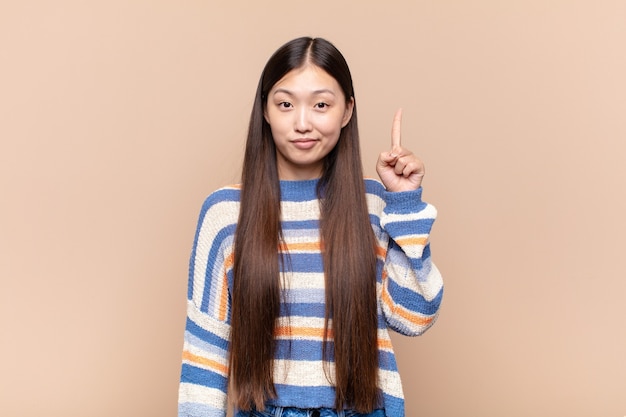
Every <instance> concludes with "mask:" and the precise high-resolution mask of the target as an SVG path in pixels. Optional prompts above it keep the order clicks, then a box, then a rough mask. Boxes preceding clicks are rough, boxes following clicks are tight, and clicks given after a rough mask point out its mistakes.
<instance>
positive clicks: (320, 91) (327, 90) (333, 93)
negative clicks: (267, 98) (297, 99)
mask: <svg viewBox="0 0 626 417" xmlns="http://www.w3.org/2000/svg"><path fill="white" fill-rule="evenodd" d="M278 93H285V94H289V95H290V96H293V95H294V94H293V93H292V92H291V91H289V90H287V89H285V88H279V89H277V90H276V91H274V95H276V94H278ZM312 93H313V94H314V95H318V94H324V93H329V94H332V95H333V96H334V95H335V92H334V91H333V90H330V89H328V88H322V89H319V90H315V91H313V92H312Z"/></svg>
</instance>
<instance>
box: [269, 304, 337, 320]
mask: <svg viewBox="0 0 626 417" xmlns="http://www.w3.org/2000/svg"><path fill="white" fill-rule="evenodd" d="M325 311H326V310H325V304H320V303H289V304H285V303H281V305H280V317H290V316H300V317H318V318H324V315H325V314H326V313H325Z"/></svg>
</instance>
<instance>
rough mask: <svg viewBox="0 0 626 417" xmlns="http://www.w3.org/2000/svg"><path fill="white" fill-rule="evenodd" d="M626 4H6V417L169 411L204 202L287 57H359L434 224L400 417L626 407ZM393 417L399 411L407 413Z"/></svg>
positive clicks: (386, 128)
mask: <svg viewBox="0 0 626 417" xmlns="http://www.w3.org/2000/svg"><path fill="white" fill-rule="evenodd" d="M625 19H626V2H624V1H603V0H594V1H591V0H589V1H575V0H572V1H558V0H554V1H552V0H530V1H521V0H510V1H499V0H492V1H487V0H483V1H447V0H440V1H412V0H406V1H385V2H382V1H376V2H374V1H371V2H368V1H326V0H320V1H316V2H303V1H293V2H284V1H281V2H279V1H259V2H252V1H250V2H242V1H229V2H226V1H219V2H218V1H148V0H145V1H131V0H109V1H78V0H77V1H68V0H59V1H56V2H48V1H35V0H34V1H27V0H26V1H3V2H2V3H1V4H0V61H1V62H0V139H1V148H0V173H1V175H0V199H1V200H0V331H1V342H0V415H2V416H8V417H22V416H24V417H26V416H41V415H46V416H77V417H78V416H80V417H101V416H102V417H104V416H117V417H120V416H174V415H175V413H176V399H177V388H178V377H179V370H180V356H181V348H182V337H183V328H184V316H185V311H184V308H185V300H186V286H187V262H188V256H189V253H190V250H191V244H192V240H193V234H194V230H195V225H196V220H197V216H198V213H199V209H200V205H201V203H202V201H203V199H204V198H205V196H206V195H208V194H209V193H210V192H211V191H212V190H214V189H215V188H217V187H219V186H222V185H225V184H231V183H234V182H237V181H238V178H239V169H240V163H241V159H242V149H243V144H244V136H245V133H246V128H247V120H248V116H249V112H250V108H251V105H252V99H253V94H254V90H255V88H256V83H257V81H258V77H259V74H260V71H261V69H262V67H263V65H264V64H265V62H266V60H267V58H268V57H269V55H270V54H271V53H272V52H273V51H274V50H275V49H276V48H278V47H279V46H280V45H282V44H283V43H284V42H286V41H288V40H290V39H292V38H294V37H297V36H301V35H313V36H321V37H325V38H327V39H329V40H331V41H332V42H334V43H335V44H336V45H337V46H338V47H339V49H341V50H342V52H343V53H344V54H345V56H346V58H347V60H348V62H349V64H350V66H351V69H352V72H353V76H354V81H355V87H356V93H357V94H356V96H357V97H356V99H357V105H358V111H359V119H360V129H361V133H362V146H363V154H364V166H365V169H366V172H367V173H368V174H369V175H375V171H374V169H373V167H374V162H375V159H376V156H377V154H378V153H379V152H380V151H383V150H385V149H387V148H388V146H389V133H390V128H391V119H392V117H393V113H394V112H395V110H396V108H397V107H402V108H403V109H404V123H403V127H402V129H403V130H402V132H403V144H404V145H405V146H406V147H408V148H410V149H411V150H413V151H414V152H415V153H417V154H418V155H419V156H420V157H421V158H422V159H423V160H424V161H425V163H426V167H427V176H426V179H425V181H424V188H425V191H424V197H425V199H426V200H427V201H429V202H432V203H433V204H435V205H436V206H437V208H438V209H439V218H438V221H437V222H436V225H435V228H434V231H433V235H432V249H433V256H434V260H435V262H436V263H437V265H438V266H439V268H440V269H441V271H442V273H443V275H444V280H445V285H446V292H445V296H444V303H443V307H442V311H441V315H440V317H439V320H438V322H437V323H436V324H435V326H434V327H433V328H432V329H431V330H429V332H427V333H426V334H425V335H423V336H422V337H420V338H417V339H409V338H404V337H400V336H398V337H395V338H394V343H395V346H396V353H397V355H398V359H399V362H400V370H401V374H402V376H403V380H404V389H405V394H406V397H407V416H429V417H437V416H443V417H452V416H461V415H463V416H503V415H504V416H509V417H516V416H519V417H522V416H546V417H548V416H550V417H552V416H568V417H582V416H593V417H599V416H603V417H615V416H618V417H619V416H623V415H626V399H625V398H626V396H624V392H626V390H625V388H626V360H624V353H625V352H626V329H625V324H626V323H625V322H626V303H625V302H624V301H625V294H626V284H625V281H626V280H625V278H626V266H625V258H626V256H625V254H624V250H625V249H626V245H625V243H624V236H626V221H625V219H624V214H625V213H626V193H625V192H624V191H625V189H626V187H625V185H626V184H625V182H626V168H625V167H624V158H625V156H626V140H625V139H626V117H625V116H626V77H625V76H624V74H626V47H625V46H624V40H625V39H626V24H625V21H626V20H625ZM390 417H391V416H390Z"/></svg>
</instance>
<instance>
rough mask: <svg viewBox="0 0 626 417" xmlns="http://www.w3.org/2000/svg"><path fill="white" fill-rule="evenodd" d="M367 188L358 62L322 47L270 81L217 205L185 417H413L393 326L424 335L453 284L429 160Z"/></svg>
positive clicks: (396, 169) (193, 304) (186, 368)
mask: <svg viewBox="0 0 626 417" xmlns="http://www.w3.org/2000/svg"><path fill="white" fill-rule="evenodd" d="M400 119H401V113H400V112H398V113H397V114H396V117H395V118H394V122H393V127H392V134H391V149H390V150H389V151H385V152H382V153H381V154H380V156H379V158H378V162H377V165H376V170H377V173H378V174H379V176H380V180H381V181H376V180H370V179H365V180H364V178H363V174H362V167H361V156H360V150H359V135H358V129H357V112H356V103H355V99H354V91H353V87H352V79H351V75H350V71H349V69H348V66H347V64H346V62H345V60H344V58H343V56H342V55H341V53H340V52H339V51H338V50H337V49H336V48H335V47H334V46H333V45H332V44H330V43H329V42H328V41H325V40H323V39H320V38H316V39H311V38H299V39H295V40H293V41H291V42H288V43H287V44H285V45H284V46H282V47H281V48H280V49H278V50H277V51H276V52H275V53H274V55H273V56H272V57H271V58H270V59H269V61H268V63H267V65H266V66H265V69H264V71H263V73H262V75H261V80H260V82H259V85H258V89H257V92H256V97H255V102H254V107H253V110H252V115H251V118H250V126H249V133H248V139H247V143H246V151H245V157H244V163H243V174H242V180H241V185H240V186H233V187H225V188H222V189H220V190H217V191H216V192H214V193H213V194H211V195H210V196H209V197H208V198H207V200H206V201H205V203H204V205H203V207H202V210H201V213H200V220H199V222H198V228H197V232H196V236H195V241H194V246H193V251H192V255H191V261H190V271H189V292H188V310H187V311H188V314H187V324H186V331H185V344H184V351H183V366H182V374H181V382H180V390H179V416H181V417H182V416H220V417H223V416H225V415H226V411H227V408H228V407H227V403H228V401H227V391H228V398H229V399H230V400H231V402H232V404H233V405H234V408H235V413H236V414H235V415H236V416H237V417H243V416H283V417H296V416H320V417H330V416H346V417H348V416H380V417H383V416H390V417H402V416H404V401H403V394H402V386H401V383H400V378H399V374H398V369H397V366H396V361H395V357H394V353H393V348H392V346H391V341H390V338H389V333H388V329H393V330H395V331H398V332H400V333H402V334H405V335H419V334H421V333H422V332H424V331H425V330H426V329H427V328H428V327H430V326H431V325H432V323H433V322H434V320H435V318H436V316H437V312H438V309H439V305H440V302H441V297H442V294H443V284H442V280H441V276H440V274H439V272H438V270H437V268H436V267H435V265H434V264H433V263H432V262H431V257H430V249H429V244H428V237H429V233H430V230H431V227H432V224H433V221H434V219H435V216H436V211H435V209H434V207H432V206H431V205H429V204H427V203H424V202H422V200H421V182H422V177H423V175H424V166H423V164H422V162H421V161H420V160H419V159H418V158H417V157H416V156H415V155H413V154H412V153H411V152H410V151H408V150H407V149H405V148H403V147H402V145H401V142H400V122H401V120H400Z"/></svg>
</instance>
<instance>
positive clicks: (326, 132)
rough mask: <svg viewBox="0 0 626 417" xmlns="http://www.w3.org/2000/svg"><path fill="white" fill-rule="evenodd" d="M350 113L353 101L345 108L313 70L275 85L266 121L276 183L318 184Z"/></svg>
mask: <svg viewBox="0 0 626 417" xmlns="http://www.w3.org/2000/svg"><path fill="white" fill-rule="evenodd" d="M353 107H354V99H353V98H350V100H349V101H348V102H346V97H345V96H344V94H343V91H342V89H341V87H340V86H339V83H338V82H337V80H335V79H334V78H333V77H332V76H330V75H329V74H328V73H327V72H326V71H324V70H323V69H321V68H319V67H317V66H315V65H312V64H307V65H305V66H303V67H301V68H296V69H294V70H292V71H290V72H288V73H287V74H286V75H285V76H284V77H283V78H282V79H280V80H279V81H278V82H277V83H276V84H274V86H273V87H272V89H271V90H270V92H269V94H268V97H267V105H266V108H265V120H266V121H267V123H269V125H270V127H271V130H272V136H273V137H274V143H275V144H276V160H277V165H278V176H279V178H280V179H282V180H304V179H313V178H319V177H320V176H321V175H322V169H323V165H324V158H325V157H326V155H328V153H329V152H330V151H331V150H332V149H333V148H334V147H335V145H336V144H337V141H338V140H339V134H340V133H341V129H342V128H343V127H344V126H345V125H347V124H348V122H349V121H350V117H351V116H352V109H353Z"/></svg>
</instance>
